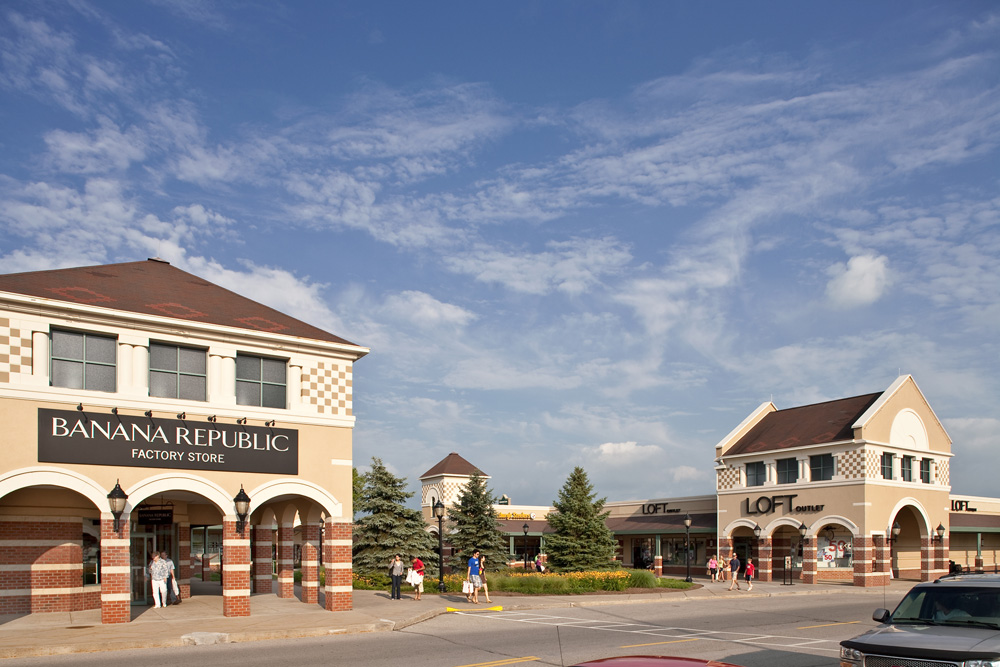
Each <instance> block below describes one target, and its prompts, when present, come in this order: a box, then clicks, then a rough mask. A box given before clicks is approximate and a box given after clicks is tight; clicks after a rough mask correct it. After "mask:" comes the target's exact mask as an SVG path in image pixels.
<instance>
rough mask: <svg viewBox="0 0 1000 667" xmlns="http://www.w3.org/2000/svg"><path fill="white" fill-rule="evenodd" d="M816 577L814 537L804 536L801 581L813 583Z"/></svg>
mask: <svg viewBox="0 0 1000 667" xmlns="http://www.w3.org/2000/svg"><path fill="white" fill-rule="evenodd" d="M816 579H817V565H816V538H815V537H806V538H805V540H804V542H803V546H802V583H804V584H815V583H816Z"/></svg>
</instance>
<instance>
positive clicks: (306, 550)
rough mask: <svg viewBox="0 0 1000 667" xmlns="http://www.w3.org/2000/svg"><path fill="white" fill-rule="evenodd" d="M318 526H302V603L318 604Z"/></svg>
mask: <svg viewBox="0 0 1000 667" xmlns="http://www.w3.org/2000/svg"><path fill="white" fill-rule="evenodd" d="M319 533H320V530H319V524H318V523H309V524H303V526H302V601H303V602H305V603H307V604H316V603H317V602H319V556H320V554H319Z"/></svg>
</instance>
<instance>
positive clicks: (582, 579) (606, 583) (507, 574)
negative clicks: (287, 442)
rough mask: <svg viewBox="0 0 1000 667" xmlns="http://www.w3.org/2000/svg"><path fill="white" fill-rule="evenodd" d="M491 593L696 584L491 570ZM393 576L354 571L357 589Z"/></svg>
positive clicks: (449, 584) (457, 586)
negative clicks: (363, 573)
mask: <svg viewBox="0 0 1000 667" xmlns="http://www.w3.org/2000/svg"><path fill="white" fill-rule="evenodd" d="M464 580H465V577H464V576H463V575H459V574H447V575H445V577H444V584H445V592H446V593H459V594H461V592H462V582H463V581H464ZM437 584H438V579H437V578H431V577H428V578H426V579H424V593H425V594H428V593H437V592H438V585H437ZM487 584H488V585H489V589H490V593H491V594H492V593H517V594H521V595H576V594H583V593H599V592H607V591H628V590H635V589H649V590H655V589H657V588H676V589H681V590H686V589H688V588H691V587H692V586H694V585H695V584H690V583H687V582H685V581H682V580H680V579H667V578H660V579H657V578H656V577H655V576H654V575H653V573H652V572H650V571H648V570H624V569H621V570H595V571H590V572H562V573H554V572H546V573H544V574H543V573H540V572H522V571H520V570H502V571H498V572H488V573H487ZM389 585H390V581H389V577H388V575H384V574H374V575H361V574H358V573H355V574H354V588H355V589H357V590H386V591H388V590H389Z"/></svg>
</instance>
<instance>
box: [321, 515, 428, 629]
mask: <svg viewBox="0 0 1000 667" xmlns="http://www.w3.org/2000/svg"><path fill="white" fill-rule="evenodd" d="M353 546H354V540H353V539H352V537H351V524H350V523H347V522H344V523H337V522H334V521H333V520H332V519H327V520H326V526H325V530H324V531H323V562H324V563H325V564H326V585H325V586H324V587H323V598H324V605H323V606H324V608H325V609H326V610H327V611H350V610H351V609H353V604H354V603H353V601H352V599H351V593H352V591H353V589H354V586H353V583H352V581H351V547H353ZM425 586H426V584H425Z"/></svg>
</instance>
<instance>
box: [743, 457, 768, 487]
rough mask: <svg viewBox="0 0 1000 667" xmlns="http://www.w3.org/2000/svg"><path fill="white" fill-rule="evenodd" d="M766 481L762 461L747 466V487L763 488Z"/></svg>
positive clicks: (765, 471)
mask: <svg viewBox="0 0 1000 667" xmlns="http://www.w3.org/2000/svg"><path fill="white" fill-rule="evenodd" d="M766 479H767V469H766V468H765V467H764V462H763V461H757V462H755V463H748V464H747V486H763V485H764V480H766Z"/></svg>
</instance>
